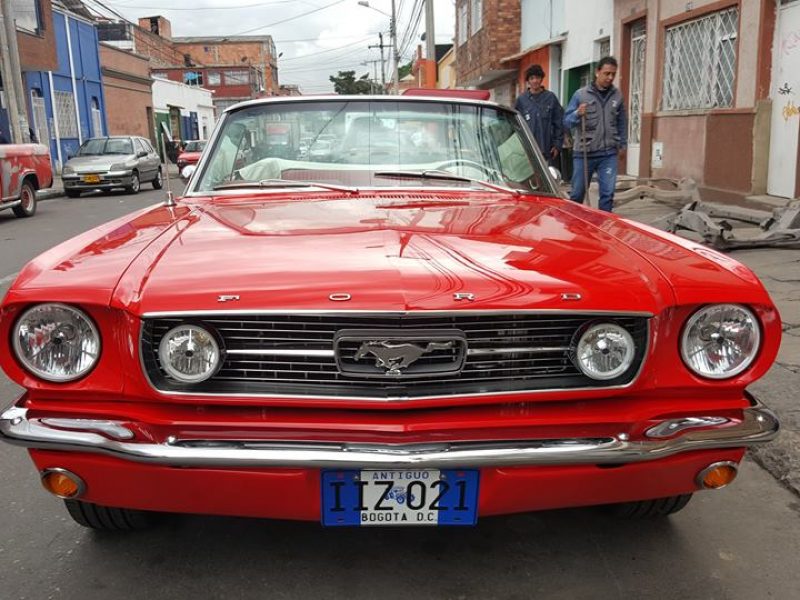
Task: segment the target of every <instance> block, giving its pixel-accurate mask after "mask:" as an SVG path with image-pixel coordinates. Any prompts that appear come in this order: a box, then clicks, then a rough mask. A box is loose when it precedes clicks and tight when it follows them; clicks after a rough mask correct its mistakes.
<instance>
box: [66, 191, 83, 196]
mask: <svg viewBox="0 0 800 600" xmlns="http://www.w3.org/2000/svg"><path fill="white" fill-rule="evenodd" d="M64 193H65V194H66V195H67V198H80V197H81V193H80V192H79V191H78V190H64Z"/></svg>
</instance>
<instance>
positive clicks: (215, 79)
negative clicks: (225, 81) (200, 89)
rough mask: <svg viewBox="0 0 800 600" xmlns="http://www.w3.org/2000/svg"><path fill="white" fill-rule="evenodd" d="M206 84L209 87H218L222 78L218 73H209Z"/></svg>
mask: <svg viewBox="0 0 800 600" xmlns="http://www.w3.org/2000/svg"><path fill="white" fill-rule="evenodd" d="M206 83H207V84H208V85H210V86H218V85H220V84H221V83H222V77H221V76H220V74H219V71H209V72H208V76H207V78H206Z"/></svg>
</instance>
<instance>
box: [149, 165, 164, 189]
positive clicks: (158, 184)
mask: <svg viewBox="0 0 800 600" xmlns="http://www.w3.org/2000/svg"><path fill="white" fill-rule="evenodd" d="M151 183H152V184H153V189H154V190H160V189H161V188H162V187H164V179H163V177H162V175H161V169H159V170H158V172H157V173H156V178H155V179H153V181H152V182H151Z"/></svg>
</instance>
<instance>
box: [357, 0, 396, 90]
mask: <svg viewBox="0 0 800 600" xmlns="http://www.w3.org/2000/svg"><path fill="white" fill-rule="evenodd" d="M358 5H359V6H363V7H365V8H371V9H372V10H374V11H377V12H379V13H381V14H382V15H386V16H387V17H389V35H390V36H391V38H392V54H394V72H393V74H392V82H393V87H394V93H395V94H399V93H400V71H399V67H398V65H399V63H400V53H399V52H398V51H397V12H396V11H395V0H392V14H389V13H386V12H384V11H382V10H381V9H379V8H375V7H374V6H370V3H369V2H368V1H367V0H359V1H358Z"/></svg>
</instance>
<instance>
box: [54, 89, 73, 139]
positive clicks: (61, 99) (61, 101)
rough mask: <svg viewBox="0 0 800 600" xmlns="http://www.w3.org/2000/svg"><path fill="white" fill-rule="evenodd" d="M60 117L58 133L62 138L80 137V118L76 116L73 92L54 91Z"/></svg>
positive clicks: (57, 112)
mask: <svg viewBox="0 0 800 600" xmlns="http://www.w3.org/2000/svg"><path fill="white" fill-rule="evenodd" d="M53 96H54V97H55V100H56V116H57V117H58V135H59V137H62V138H77V137H78V120H77V119H76V118H75V100H74V99H73V96H72V92H59V91H56V92H53Z"/></svg>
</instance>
